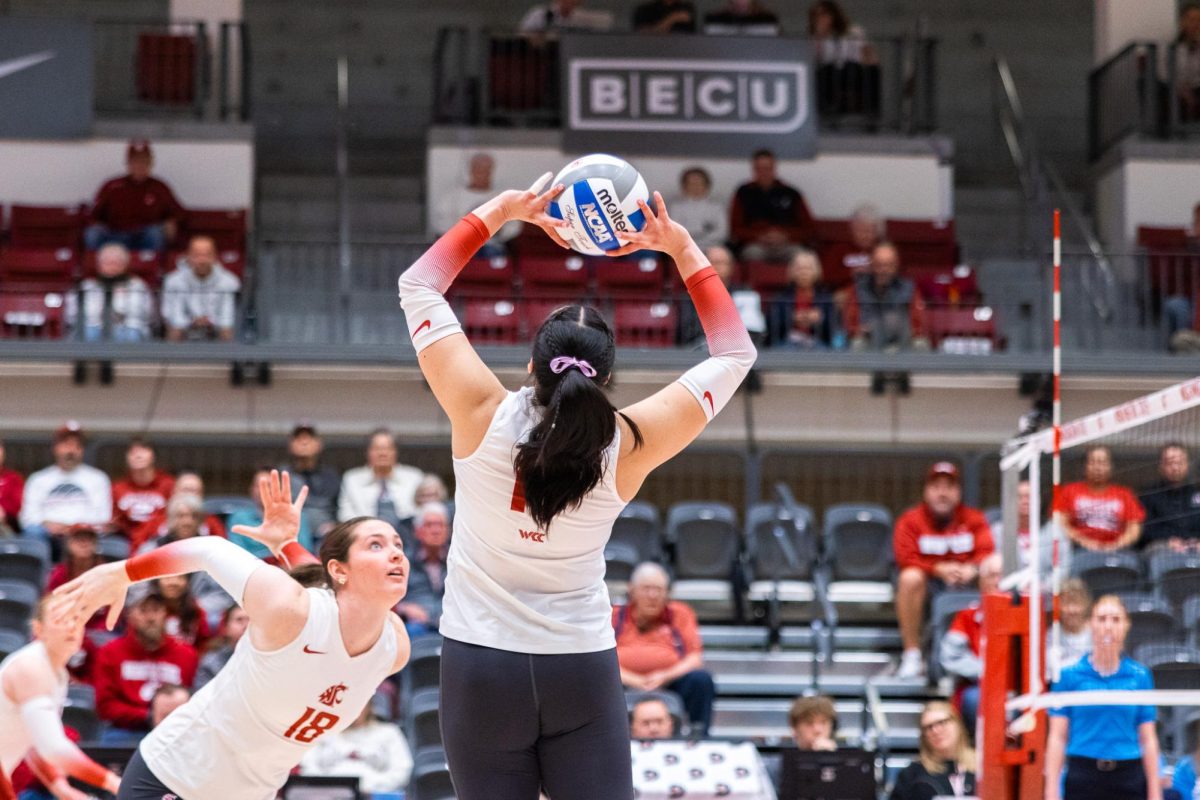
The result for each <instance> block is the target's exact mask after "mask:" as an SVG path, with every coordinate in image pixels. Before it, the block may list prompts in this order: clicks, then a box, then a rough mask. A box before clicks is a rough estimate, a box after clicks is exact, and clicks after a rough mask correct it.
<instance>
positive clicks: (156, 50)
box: [136, 33, 196, 105]
mask: <svg viewBox="0 0 1200 800" xmlns="http://www.w3.org/2000/svg"><path fill="white" fill-rule="evenodd" d="M195 76H196V41H195V39H194V38H193V37H191V36H182V35H181V36H176V35H172V34H166V33H141V34H138V43H137V73H136V78H137V96H138V99H139V100H142V101H144V102H147V103H154V104H157V105H189V104H191V103H192V102H194V100H195V97H196V78H195Z"/></svg>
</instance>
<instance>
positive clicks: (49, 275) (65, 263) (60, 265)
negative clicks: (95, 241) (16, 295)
mask: <svg viewBox="0 0 1200 800" xmlns="http://www.w3.org/2000/svg"><path fill="white" fill-rule="evenodd" d="M77 264H78V255H77V253H76V251H75V250H72V249H70V248H67V247H60V248H57V249H45V248H41V249H29V248H17V247H13V248H9V249H8V250H5V251H4V252H2V253H0V277H2V278H3V279H4V282H5V284H9V283H11V282H14V281H17V282H23V283H28V282H37V283H38V284H47V285H52V286H62V287H65V286H68V285H70V283H71V280H72V279H73V277H74V275H75V269H76V265H77Z"/></svg>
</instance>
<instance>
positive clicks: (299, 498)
mask: <svg viewBox="0 0 1200 800" xmlns="http://www.w3.org/2000/svg"><path fill="white" fill-rule="evenodd" d="M307 499H308V487H307V486H301V487H300V494H298V495H296V502H295V503H294V505H295V507H296V510H297V511H299V510H300V509H302V508H304V501H305V500H307Z"/></svg>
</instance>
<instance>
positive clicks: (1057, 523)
mask: <svg viewBox="0 0 1200 800" xmlns="http://www.w3.org/2000/svg"><path fill="white" fill-rule="evenodd" d="M1053 422H1054V453H1053V459H1052V461H1051V467H1050V473H1051V491H1050V502H1051V506H1050V509H1051V511H1050V513H1051V515H1052V519H1053V520H1054V525H1053V527H1052V530H1053V534H1054V550H1053V555H1052V556H1051V567H1052V568H1051V572H1050V576H1051V577H1050V583H1051V589H1050V591H1051V597H1052V598H1053V599H1052V601H1051V605H1050V608H1051V612H1050V613H1051V623H1050V647H1051V650H1050V652H1051V654H1052V658H1051V659H1050V680H1051V681H1054V682H1057V681H1058V674H1059V661H1060V660H1061V659H1060V654H1061V653H1062V628H1061V626H1060V625H1059V611H1058V592H1059V589H1060V587H1061V584H1062V578H1061V575H1060V569H1059V566H1060V563H1061V557H1060V554H1061V551H1062V548H1063V547H1065V546H1066V545H1065V544H1064V542H1063V535H1062V519H1061V512H1060V511H1059V487H1060V486H1061V484H1062V226H1061V220H1060V214H1059V210H1058V209H1057V208H1056V209H1054V411H1053ZM1034 524H1035V525H1036V524H1037V521H1036V520H1035V521H1034Z"/></svg>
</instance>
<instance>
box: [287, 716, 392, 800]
mask: <svg viewBox="0 0 1200 800" xmlns="http://www.w3.org/2000/svg"><path fill="white" fill-rule="evenodd" d="M371 706H372V704H371V703H367V705H366V706H365V707H364V708H363V710H362V713H360V714H359V715H358V719H356V720H354V722H352V723H351V724H350V727H348V728H346V729H345V730H344V731H341V732H339V733H331V734H327V735H325V736H321V737H320V738H318V739H317V741H316V743H315V744H314V745H313V746H312V747H311V748H310V749H309V750H308V752H306V753H305V754H304V758H302V759H300V774H301V775H320V776H326V777H334V776H337V777H348V778H358V786H359V790H360V791H362V792H363V793H364V795H363V796H364V797H370V796H372V795H379V794H385V795H387V796H389V797H390V796H396V797H399V796H400V793H402V792H403V791H404V787H406V786H407V785H408V779H409V776H410V775H411V774H412V767H413V759H412V752H411V751H410V750H409V747H408V742H407V741H406V740H405V738H404V734H403V733H401V732H400V728H398V727H397V726H396V725H393V724H392V723H390V722H383V721H380V720H377V719H375V715H374V714H373V713H372V711H371Z"/></svg>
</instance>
